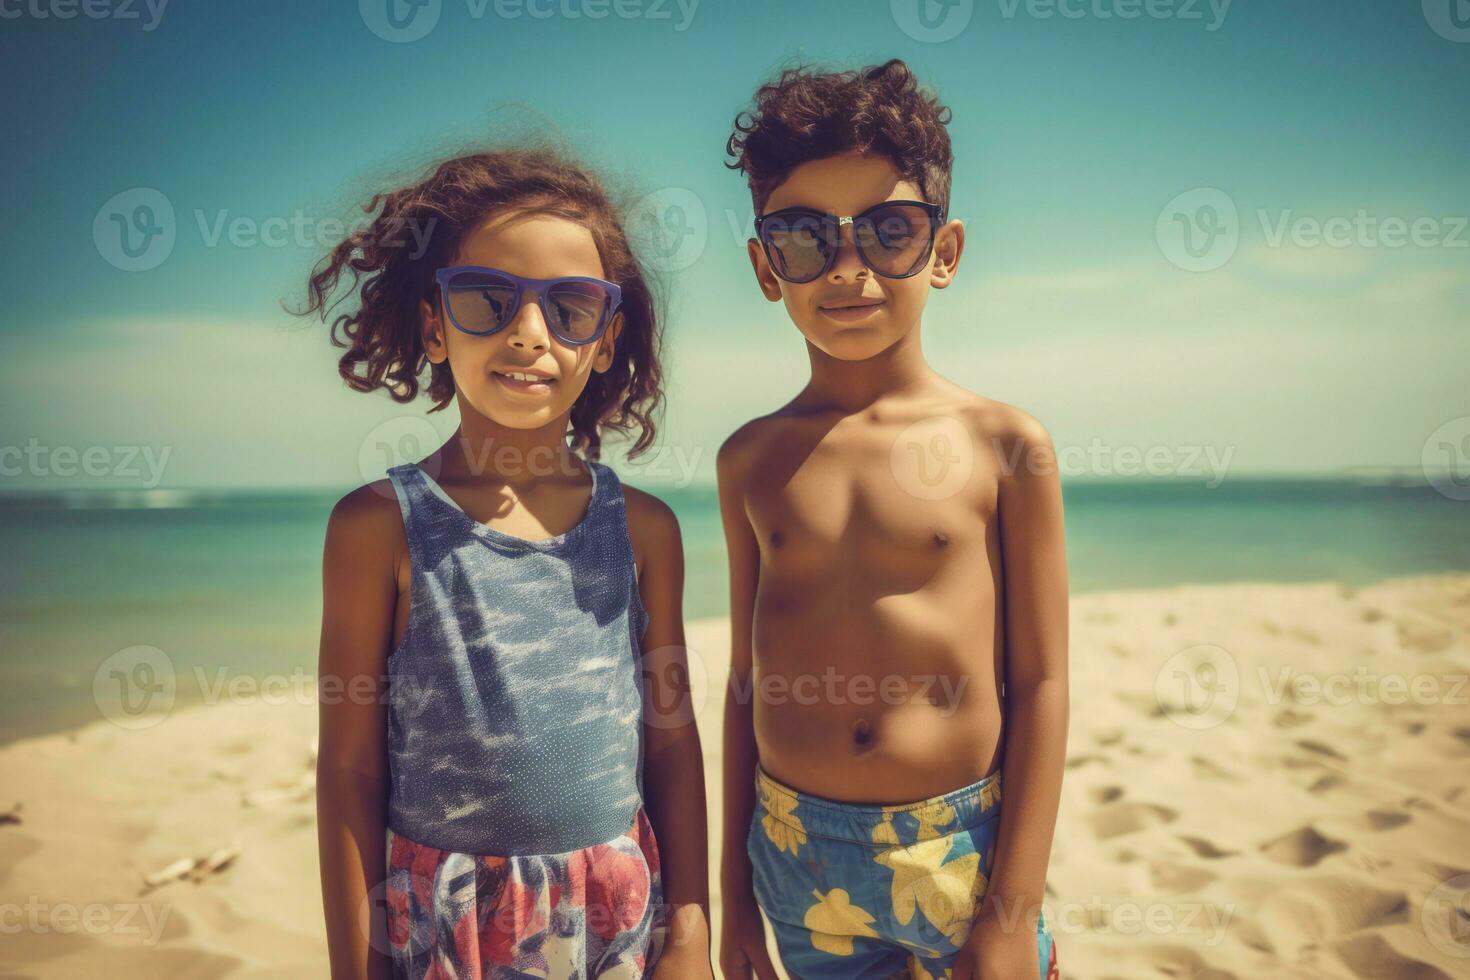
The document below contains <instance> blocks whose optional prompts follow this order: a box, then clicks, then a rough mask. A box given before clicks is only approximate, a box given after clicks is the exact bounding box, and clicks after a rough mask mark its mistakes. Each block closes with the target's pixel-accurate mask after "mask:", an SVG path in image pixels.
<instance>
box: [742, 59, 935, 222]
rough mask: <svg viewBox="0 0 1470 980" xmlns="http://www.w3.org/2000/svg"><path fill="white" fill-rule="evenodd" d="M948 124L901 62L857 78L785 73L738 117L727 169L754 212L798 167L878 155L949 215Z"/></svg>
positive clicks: (855, 73)
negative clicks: (738, 174)
mask: <svg viewBox="0 0 1470 980" xmlns="http://www.w3.org/2000/svg"><path fill="white" fill-rule="evenodd" d="M949 120H950V111H949V109H948V107H946V106H943V105H941V104H940V103H939V100H938V99H937V98H936V97H935V96H934V95H933V94H932V93H930V92H928V91H926V90H925V89H924V88H922V87H921V86H920V85H919V81H918V79H917V78H915V77H914V73H913V72H912V71H911V70H909V66H908V65H906V64H904V63H903V61H901V60H899V59H898V58H893V59H891V60H889V61H886V62H884V63H883V64H881V65H876V66H873V67H869V68H862V69H858V70H856V71H844V72H819V71H815V70H813V69H811V68H808V67H805V66H801V67H796V68H788V69H786V70H784V71H782V72H781V76H780V77H779V78H778V79H776V80H775V81H774V82H768V83H767V84H765V85H762V86H761V87H760V88H759V89H758V90H757V91H756V93H755V99H754V104H753V107H752V108H751V109H749V110H746V111H743V112H741V113H740V114H738V115H737V116H736V117H735V131H734V132H733V133H732V134H731V135H730V139H729V141H728V142H727V143H726V144H725V152H726V154H727V155H729V156H730V157H731V158H732V161H733V162H730V163H726V164H725V166H727V167H729V168H730V169H731V170H739V171H742V172H744V174H745V179H746V182H747V183H748V184H749V185H750V194H751V197H752V199H753V200H754V201H755V207H756V211H757V212H759V211H760V210H761V209H762V208H763V207H765V204H766V201H767V200H768V199H769V198H770V196H771V192H772V191H774V190H775V189H776V187H778V186H779V185H780V184H781V182H782V181H784V180H785V179H786V178H787V177H788V176H790V174H791V171H793V170H795V169H796V168H797V167H798V166H800V165H801V164H803V163H807V162H809V161H811V160H821V159H825V158H826V157H830V156H836V155H837V154H839V153H843V152H846V151H850V150H856V151H858V152H860V153H869V152H872V153H881V154H883V155H884V156H886V157H888V158H889V159H890V160H892V161H893V166H894V168H895V169H897V170H898V172H899V173H900V174H901V175H902V176H903V177H904V178H905V179H907V180H911V181H913V182H914V183H916V184H917V185H918V186H919V189H920V191H921V192H922V193H923V194H924V197H925V199H926V200H928V201H929V202H931V203H933V204H942V205H944V206H945V208H946V209H948V207H949V183H950V170H951V169H952V167H953V165H954V154H953V153H952V151H951V150H950V145H949V132H948V130H946V129H945V126H946V125H948V123H949Z"/></svg>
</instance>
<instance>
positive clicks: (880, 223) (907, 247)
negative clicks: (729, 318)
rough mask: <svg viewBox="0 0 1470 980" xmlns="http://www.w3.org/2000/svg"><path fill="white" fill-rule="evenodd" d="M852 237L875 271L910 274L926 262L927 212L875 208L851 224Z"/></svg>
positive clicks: (930, 239) (930, 237) (930, 241)
mask: <svg viewBox="0 0 1470 980" xmlns="http://www.w3.org/2000/svg"><path fill="white" fill-rule="evenodd" d="M854 225H855V227H854V228H853V234H854V238H855V239H856V241H857V244H858V247H859V248H861V249H862V250H863V255H865V256H866V257H867V259H868V263H869V264H870V265H871V266H872V267H873V270H874V271H875V272H878V273H881V274H882V275H885V276H891V277H898V276H909V275H913V274H914V273H915V272H917V271H919V269H921V268H923V266H924V263H925V262H927V261H929V250H930V249H931V248H932V247H933V246H934V226H933V224H932V223H931V222H930V220H929V212H928V211H926V210H924V209H923V208H916V207H914V206H913V205H912V204H895V205H893V206H892V207H885V208H879V209H878V210H876V211H873V212H871V213H870V214H868V215H866V216H865V217H863V218H860V219H859V220H857V221H856V222H854Z"/></svg>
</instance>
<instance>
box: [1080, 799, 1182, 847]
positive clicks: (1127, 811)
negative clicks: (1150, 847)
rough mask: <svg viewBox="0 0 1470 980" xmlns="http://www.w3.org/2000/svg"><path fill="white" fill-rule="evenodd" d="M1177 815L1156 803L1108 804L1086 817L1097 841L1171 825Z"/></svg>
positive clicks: (1177, 817)
mask: <svg viewBox="0 0 1470 980" xmlns="http://www.w3.org/2000/svg"><path fill="white" fill-rule="evenodd" d="M1177 819H1179V814H1178V813H1177V812H1176V811H1174V810H1171V809H1169V808H1168V807H1166V806H1159V805H1158V804H1156V803H1108V804H1105V805H1103V806H1100V807H1098V808H1097V809H1096V810H1094V811H1092V812H1091V813H1089V814H1088V815H1087V825H1088V826H1089V827H1090V828H1092V835H1093V836H1094V837H1096V838H1097V839H1098V840H1108V839H1109V838H1112V837H1119V836H1122V835H1123V834H1131V833H1133V832H1134V831H1138V830H1146V829H1147V828H1149V827H1159V826H1162V825H1164V824H1167V823H1173V822H1174V821H1175V820H1177Z"/></svg>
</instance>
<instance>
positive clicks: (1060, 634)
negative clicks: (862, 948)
mask: <svg viewBox="0 0 1470 980" xmlns="http://www.w3.org/2000/svg"><path fill="white" fill-rule="evenodd" d="M1017 416H1018V417H1017V418H1016V420H1015V422H1014V423H1013V424H1012V425H1011V426H1010V427H1009V428H1010V429H1011V431H1010V432H1009V433H1008V436H1007V438H1006V439H1004V440H1003V441H1004V442H1009V443H1010V445H1009V446H1005V447H1004V448H1005V450H1006V456H1005V458H1006V459H1008V460H1016V461H1018V465H1017V466H1015V467H1014V472H1012V473H1008V474H1007V473H1002V475H1001V478H1000V492H999V504H998V514H999V519H1000V541H1001V556H1002V568H1003V570H1004V603H1005V606H1004V616H1005V637H1004V642H1005V659H1004V664H1005V666H1004V670H1005V692H1004V698H1005V700H1004V711H1005V750H1004V759H1003V761H1002V778H1001V794H1000V795H1001V818H1000V831H999V837H998V840H997V843H996V851H995V859H994V870H993V871H992V872H991V876H990V884H989V893H988V894H989V895H990V896H993V897H994V898H996V899H999V904H997V903H995V902H991V901H987V902H986V903H985V908H984V912H985V913H997V912H998V913H1000V914H1001V918H1002V919H1003V920H1005V921H1007V922H1018V923H1019V927H1020V928H1023V929H1024V928H1030V930H1031V932H1032V934H1033V935H1034V932H1035V924H1036V912H1037V911H1038V910H1039V908H1040V904H1041V901H1042V899H1043V893H1044V890H1045V887H1046V868H1047V862H1048V861H1049V860H1050V857H1051V844H1052V834H1053V831H1054V830H1055V827H1056V818H1057V807H1058V806H1059V805H1060V802H1061V793H1062V770H1063V766H1064V764H1065V762H1066V754H1067V720H1068V693H1067V559H1066V541H1065V537H1064V533H1063V525H1062V491H1061V482H1060V479H1059V474H1058V472H1057V463H1056V452H1055V449H1054V447H1053V446H1052V442H1051V437H1050V436H1049V435H1048V434H1047V432H1046V430H1045V429H1044V428H1042V426H1041V425H1040V423H1038V422H1037V421H1036V420H1035V419H1032V418H1030V417H1029V416H1027V415H1024V414H1021V413H1019V412H1018V413H1017ZM1020 913H1024V917H1023V918H1020V919H1017V918H1016V916H1017V915H1018V914H1020Z"/></svg>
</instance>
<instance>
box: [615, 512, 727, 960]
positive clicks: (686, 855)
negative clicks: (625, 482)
mask: <svg viewBox="0 0 1470 980" xmlns="http://www.w3.org/2000/svg"><path fill="white" fill-rule="evenodd" d="M624 489H625V490H626V493H625V495H624V496H625V500H626V501H627V504H628V529H629V533H630V535H631V536H632V538H633V541H634V547H635V550H636V551H637V553H638V556H639V558H640V561H639V568H640V571H639V575H638V591H639V595H640V597H641V598H642V600H643V608H644V609H645V610H646V611H647V613H648V629H647V632H645V633H644V636H643V651H642V653H643V658H644V667H643V671H644V673H643V683H644V699H645V705H646V707H645V716H644V739H645V753H644V770H643V781H644V792H645V793H646V796H647V805H648V818H649V821H650V822H651V823H652V824H653V833H654V837H655V839H656V841H657V843H658V850H659V860H660V864H661V867H662V876H663V890H664V903H665V905H666V906H667V908H668V912H669V927H670V930H669V935H668V940H667V942H666V944H665V946H664V950H663V954H662V956H660V957H659V960H658V964H657V973H656V974H655V976H656V977H657V978H659V980H663V978H665V977H668V978H677V980H684V978H700V977H709V978H711V980H712V978H713V972H712V969H711V966H710V936H709V915H710V913H709V834H708V830H707V828H708V826H709V817H708V810H707V807H706V803H705V795H704V755H703V752H702V751H701V749H700V744H699V729H698V728H697V727H696V725H695V719H694V710H693V706H692V705H691V703H690V696H689V693H690V692H689V660H688V656H687V652H686V649H685V646H684V613H683V609H684V546H683V542H682V540H681V538H680V534H679V521H678V519H677V518H675V517H674V512H673V511H672V510H670V509H669V506H668V505H667V504H665V503H664V502H663V501H661V500H659V499H658V498H657V497H653V496H651V495H649V494H646V493H643V492H642V491H639V490H635V489H633V488H631V487H626V486H625V488H624Z"/></svg>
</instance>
